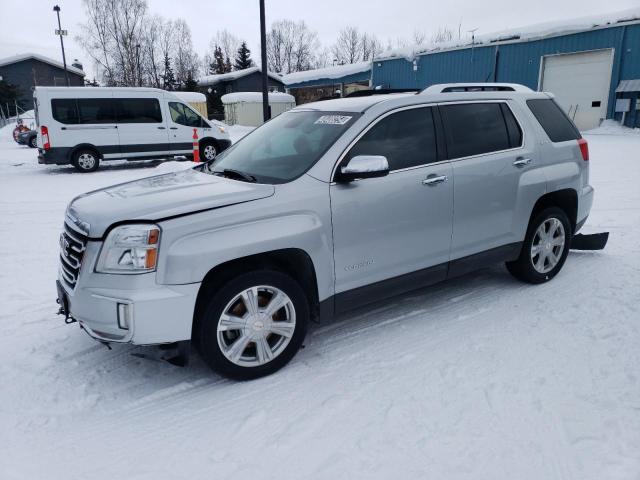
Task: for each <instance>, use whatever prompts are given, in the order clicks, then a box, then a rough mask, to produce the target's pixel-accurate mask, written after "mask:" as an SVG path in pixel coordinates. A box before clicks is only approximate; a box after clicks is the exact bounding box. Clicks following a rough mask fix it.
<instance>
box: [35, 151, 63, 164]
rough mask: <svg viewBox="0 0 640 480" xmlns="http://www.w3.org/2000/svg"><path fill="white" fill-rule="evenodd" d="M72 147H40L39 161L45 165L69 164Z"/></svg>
mask: <svg viewBox="0 0 640 480" xmlns="http://www.w3.org/2000/svg"><path fill="white" fill-rule="evenodd" d="M70 151H71V149H70V148H50V149H49V150H45V149H43V148H38V163H40V164H44V165H68V164H70V163H71V161H70V160H69V153H70Z"/></svg>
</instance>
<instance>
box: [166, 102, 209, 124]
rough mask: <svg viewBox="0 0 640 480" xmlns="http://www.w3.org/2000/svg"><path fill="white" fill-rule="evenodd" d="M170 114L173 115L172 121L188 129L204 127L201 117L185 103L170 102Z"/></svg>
mask: <svg viewBox="0 0 640 480" xmlns="http://www.w3.org/2000/svg"><path fill="white" fill-rule="evenodd" d="M169 112H170V113H171V120H173V121H174V122H175V123H177V124H178V125H185V126H187V127H201V126H202V118H201V117H200V115H198V114H197V113H196V112H194V111H193V110H191V109H190V108H189V107H187V106H186V105H185V104H183V103H178V102H169Z"/></svg>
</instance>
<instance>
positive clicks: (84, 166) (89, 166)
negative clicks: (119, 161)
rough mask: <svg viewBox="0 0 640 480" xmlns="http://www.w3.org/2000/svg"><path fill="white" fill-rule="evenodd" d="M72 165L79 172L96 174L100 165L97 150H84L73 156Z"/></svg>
mask: <svg viewBox="0 0 640 480" xmlns="http://www.w3.org/2000/svg"><path fill="white" fill-rule="evenodd" d="M71 163H72V164H73V166H74V167H76V170H78V171H79V172H83V173H86V172H95V171H96V170H97V169H98V166H99V164H100V158H99V157H98V154H97V153H96V152H95V150H90V149H88V148H83V149H81V150H78V151H77V152H76V153H74V154H73V160H72V161H71Z"/></svg>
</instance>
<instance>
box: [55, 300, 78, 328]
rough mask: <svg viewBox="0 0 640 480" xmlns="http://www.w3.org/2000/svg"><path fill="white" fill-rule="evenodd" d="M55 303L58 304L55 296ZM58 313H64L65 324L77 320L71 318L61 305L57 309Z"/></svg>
mask: <svg viewBox="0 0 640 480" xmlns="http://www.w3.org/2000/svg"><path fill="white" fill-rule="evenodd" d="M56 303H57V304H58V305H60V299H59V298H56ZM57 314H58V315H64V323H66V324H67V325H69V324H71V323H76V322H77V320H76V319H75V318H73V317H72V316H71V315H70V314H69V312H67V311H66V310H65V309H64V307H63V306H62V305H60V308H59V309H58V313H57Z"/></svg>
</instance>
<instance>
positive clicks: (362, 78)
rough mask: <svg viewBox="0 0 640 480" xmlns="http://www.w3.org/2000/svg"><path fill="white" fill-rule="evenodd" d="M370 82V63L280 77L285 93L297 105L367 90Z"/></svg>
mask: <svg viewBox="0 0 640 480" xmlns="http://www.w3.org/2000/svg"><path fill="white" fill-rule="evenodd" d="M370 80H371V62H359V63H354V64H349V65H335V66H333V67H326V68H319V69H317V70H307V71H303V72H295V73H290V74H288V75H284V76H283V77H282V81H283V82H284V84H285V85H286V87H287V91H289V93H291V94H292V95H293V96H295V97H296V102H297V103H298V104H300V103H306V102H311V101H315V100H318V99H320V98H329V97H333V96H344V95H347V94H349V93H351V92H353V91H355V90H360V89H368V88H369V86H370V85H369V83H370Z"/></svg>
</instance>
